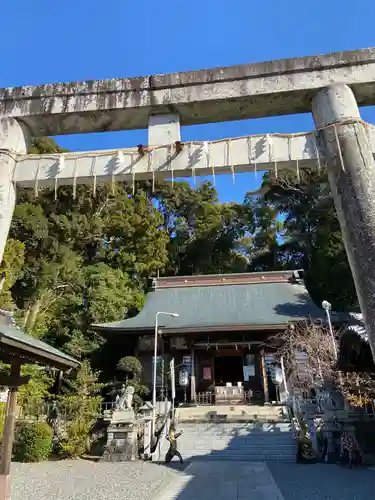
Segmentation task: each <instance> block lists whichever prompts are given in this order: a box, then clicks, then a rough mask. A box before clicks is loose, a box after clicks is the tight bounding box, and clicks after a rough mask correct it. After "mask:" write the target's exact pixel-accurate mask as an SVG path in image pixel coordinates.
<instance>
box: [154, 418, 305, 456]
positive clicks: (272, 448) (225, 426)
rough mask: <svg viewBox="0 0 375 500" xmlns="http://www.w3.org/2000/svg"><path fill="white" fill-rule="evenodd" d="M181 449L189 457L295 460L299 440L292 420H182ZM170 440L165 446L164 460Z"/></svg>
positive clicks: (179, 445)
mask: <svg viewBox="0 0 375 500" xmlns="http://www.w3.org/2000/svg"><path fill="white" fill-rule="evenodd" d="M178 428H179V429H181V430H183V431H184V432H183V434H182V435H181V436H180V437H179V438H178V449H179V451H180V452H181V454H182V456H183V457H184V459H185V460H233V461H246V462H263V461H265V462H288V463H291V462H295V460H296V442H295V440H294V437H293V433H292V430H291V424H290V423H285V422H281V423H276V424H270V423H261V424H255V423H240V424H239V423H207V422H206V423H201V424H197V423H183V424H182V423H181V424H180V425H179V426H178ZM167 450H168V442H167V441H165V442H164V443H163V445H162V446H161V448H160V450H159V454H158V459H159V460H161V461H163V460H164V457H165V454H166V452H167Z"/></svg>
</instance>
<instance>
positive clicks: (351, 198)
mask: <svg viewBox="0 0 375 500" xmlns="http://www.w3.org/2000/svg"><path fill="white" fill-rule="evenodd" d="M312 113H313V117H314V121H315V126H316V128H317V129H323V130H321V131H320V132H319V141H320V148H321V151H322V154H323V157H324V159H325V162H326V164H327V169H328V179H329V183H330V186H331V191H332V195H333V199H334V203H335V207H336V211H337V215H338V219H339V222H340V226H341V231H342V235H343V240H344V244H345V249H346V253H347V256H348V260H349V265H350V268H351V271H352V275H353V279H354V284H355V288H356V291H357V295H358V300H359V304H360V307H361V310H362V314H363V318H364V322H365V325H366V329H367V333H368V336H369V340H370V345H371V350H372V355H373V358H374V359H375V166H374V158H373V154H372V151H371V148H370V145H369V139H368V135H367V131H366V128H365V126H364V125H363V123H362V122H361V121H360V113H359V109H358V106H357V102H356V99H355V97H354V94H353V92H352V90H351V89H350V88H349V87H348V86H347V85H344V84H334V85H331V86H329V87H326V88H324V89H323V90H321V91H320V92H318V94H317V95H316V96H315V98H314V99H313V102H312ZM330 125H331V126H330ZM324 127H327V128H324ZM327 279H329V276H327Z"/></svg>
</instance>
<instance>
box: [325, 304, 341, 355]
mask: <svg viewBox="0 0 375 500" xmlns="http://www.w3.org/2000/svg"><path fill="white" fill-rule="evenodd" d="M326 315H327V321H328V328H329V332H330V334H331V338H332V344H333V352H334V353H335V360H336V361H337V358H338V355H337V347H336V340H335V335H334V333H333V329H332V323H331V315H330V312H329V309H328V308H327V309H326Z"/></svg>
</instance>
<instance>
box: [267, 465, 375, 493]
mask: <svg viewBox="0 0 375 500" xmlns="http://www.w3.org/2000/svg"><path fill="white" fill-rule="evenodd" d="M267 465H268V468H269V470H270V471H271V474H272V475H273V478H274V480H275V481H276V484H277V486H278V487H279V489H280V491H281V493H282V495H283V496H284V499H285V500H374V491H375V472H374V471H373V470H369V469H366V468H364V467H363V468H362V467H359V468H353V469H346V468H343V467H340V466H338V465H326V464H316V465H313V464H310V465H307V464H306V465H299V464H276V463H272V464H270V463H268V464H267Z"/></svg>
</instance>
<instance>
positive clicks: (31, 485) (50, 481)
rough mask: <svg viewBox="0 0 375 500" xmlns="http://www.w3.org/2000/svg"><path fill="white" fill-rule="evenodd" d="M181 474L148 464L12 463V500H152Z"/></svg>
mask: <svg viewBox="0 0 375 500" xmlns="http://www.w3.org/2000/svg"><path fill="white" fill-rule="evenodd" d="M180 474H181V471H180V470H179V466H178V465H176V466H174V467H173V468H168V467H165V466H163V465H157V464H152V463H147V462H123V463H105V462H97V463H95V462H90V461H86V460H66V461H65V460H64V461H61V462H43V463H39V464H20V463H13V464H12V500H109V499H111V500H151V499H152V498H153V497H154V495H156V493H157V492H158V491H159V490H160V489H162V488H164V487H165V486H166V485H167V484H169V482H170V481H172V480H173V479H174V478H175V477H176V476H178V475H180Z"/></svg>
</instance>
